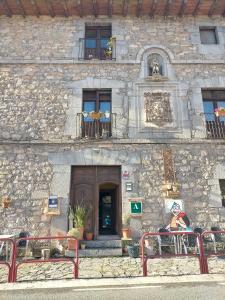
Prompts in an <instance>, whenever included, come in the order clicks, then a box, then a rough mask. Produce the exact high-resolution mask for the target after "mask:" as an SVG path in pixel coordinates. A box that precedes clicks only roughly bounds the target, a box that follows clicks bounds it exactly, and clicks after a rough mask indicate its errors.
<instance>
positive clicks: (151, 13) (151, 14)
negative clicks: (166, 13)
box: [149, 0, 157, 18]
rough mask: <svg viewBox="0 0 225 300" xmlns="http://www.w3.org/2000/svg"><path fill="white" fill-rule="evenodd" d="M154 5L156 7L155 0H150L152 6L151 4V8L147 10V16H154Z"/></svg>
mask: <svg viewBox="0 0 225 300" xmlns="http://www.w3.org/2000/svg"><path fill="white" fill-rule="evenodd" d="M156 7H157V0H152V6H151V9H150V12H149V16H150V17H151V18H154V16H155V11H156Z"/></svg>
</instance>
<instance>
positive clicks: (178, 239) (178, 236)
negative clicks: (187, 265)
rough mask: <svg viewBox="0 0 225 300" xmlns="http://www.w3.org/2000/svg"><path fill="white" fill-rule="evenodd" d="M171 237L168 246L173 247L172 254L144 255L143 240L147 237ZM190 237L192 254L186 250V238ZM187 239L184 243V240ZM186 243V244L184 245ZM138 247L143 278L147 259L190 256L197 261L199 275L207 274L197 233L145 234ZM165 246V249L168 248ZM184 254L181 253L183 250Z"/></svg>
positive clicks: (205, 262) (200, 239) (146, 271)
mask: <svg viewBox="0 0 225 300" xmlns="http://www.w3.org/2000/svg"><path fill="white" fill-rule="evenodd" d="M166 236H169V237H173V243H174V244H173V243H172V244H170V245H169V246H173V247H174V253H169V254H162V253H161V251H159V254H151V255H146V252H145V240H146V238H147V237H156V238H157V239H158V237H160V238H161V237H166ZM189 236H192V237H194V239H195V247H194V251H193V252H192V253H189V252H188V251H187V249H188V237H189ZM185 237H187V239H186V241H185V240H184V238H185ZM185 243H187V244H185ZM140 246H141V263H142V271H143V276H148V267H147V261H148V258H163V257H166V258H169V257H182V256H192V257H197V258H198V259H199V268H200V273H201V274H208V265H207V260H206V258H205V256H204V246H203V241H202V238H201V236H200V234H198V233H194V232H187V231H180V232H145V233H144V234H143V235H142V237H141V240H140ZM163 246H164V247H165V246H166V245H165V244H164V245H163ZM169 246H168V245H167V247H169ZM185 247H186V250H185V249H184V253H183V249H182V248H185Z"/></svg>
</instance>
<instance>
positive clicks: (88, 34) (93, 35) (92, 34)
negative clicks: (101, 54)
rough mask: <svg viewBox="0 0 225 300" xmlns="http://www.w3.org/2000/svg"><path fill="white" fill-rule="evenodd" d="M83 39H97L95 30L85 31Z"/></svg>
mask: <svg viewBox="0 0 225 300" xmlns="http://www.w3.org/2000/svg"><path fill="white" fill-rule="evenodd" d="M85 37H86V38H96V37H97V31H96V29H86V31H85Z"/></svg>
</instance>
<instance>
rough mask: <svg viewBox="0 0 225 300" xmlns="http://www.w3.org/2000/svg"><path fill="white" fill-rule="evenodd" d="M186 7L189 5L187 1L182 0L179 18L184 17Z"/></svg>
mask: <svg viewBox="0 0 225 300" xmlns="http://www.w3.org/2000/svg"><path fill="white" fill-rule="evenodd" d="M186 5H187V0H182V2H181V6H180V10H179V13H178V16H179V17H182V16H183V15H184V11H185V7H186Z"/></svg>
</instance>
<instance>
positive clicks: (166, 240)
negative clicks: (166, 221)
mask: <svg viewBox="0 0 225 300" xmlns="http://www.w3.org/2000/svg"><path fill="white" fill-rule="evenodd" d="M158 232H169V231H168V230H167V229H165V228H159V230H158ZM157 241H158V245H159V255H162V247H168V248H172V249H173V248H174V252H175V254H177V245H176V238H175V236H174V235H157Z"/></svg>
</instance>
